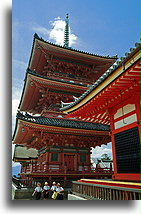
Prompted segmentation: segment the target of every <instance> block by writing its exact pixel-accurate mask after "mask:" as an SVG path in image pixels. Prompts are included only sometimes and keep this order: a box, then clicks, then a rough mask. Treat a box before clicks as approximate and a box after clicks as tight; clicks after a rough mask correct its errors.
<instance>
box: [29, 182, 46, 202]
mask: <svg viewBox="0 0 141 214" xmlns="http://www.w3.org/2000/svg"><path fill="white" fill-rule="evenodd" d="M42 190H43V189H42V187H41V183H39V182H38V183H37V187H36V188H35V190H34V192H33V194H32V196H34V195H35V200H40V198H41V192H42Z"/></svg>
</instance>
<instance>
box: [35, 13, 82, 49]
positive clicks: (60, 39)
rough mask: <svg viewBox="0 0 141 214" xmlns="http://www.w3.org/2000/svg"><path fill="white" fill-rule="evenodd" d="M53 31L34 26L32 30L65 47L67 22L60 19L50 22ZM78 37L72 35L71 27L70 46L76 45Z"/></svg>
mask: <svg viewBox="0 0 141 214" xmlns="http://www.w3.org/2000/svg"><path fill="white" fill-rule="evenodd" d="M49 23H50V26H51V29H46V28H45V27H43V26H39V25H36V26H33V27H32V30H34V31H35V32H36V33H41V34H42V35H44V36H46V37H47V38H48V39H49V40H51V41H53V42H55V43H56V44H58V45H63V43H64V30H65V21H64V20H62V19H61V18H60V17H57V18H55V19H54V20H53V21H50V22H49ZM77 39H78V38H77V36H76V35H75V34H72V33H71V28H70V27H69V45H70V46H71V45H73V44H75V43H76V40H77Z"/></svg>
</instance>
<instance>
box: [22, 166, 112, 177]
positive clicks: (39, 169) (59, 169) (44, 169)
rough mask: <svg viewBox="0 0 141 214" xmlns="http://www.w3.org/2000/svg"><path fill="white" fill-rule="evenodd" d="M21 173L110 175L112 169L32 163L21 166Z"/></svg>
mask: <svg viewBox="0 0 141 214" xmlns="http://www.w3.org/2000/svg"><path fill="white" fill-rule="evenodd" d="M21 173H23V174H24V173H25V174H30V173H41V174H42V173H49V174H68V173H69V174H94V175H112V174H113V171H112V170H111V169H110V168H96V169H92V170H86V169H85V168H84V167H83V166H82V170H81V171H80V170H68V169H67V167H66V166H49V167H48V166H47V165H46V164H40V165H38V164H32V165H30V166H27V167H24V168H22V171H21Z"/></svg>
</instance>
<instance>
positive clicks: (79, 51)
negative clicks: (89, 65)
mask: <svg viewBox="0 0 141 214" xmlns="http://www.w3.org/2000/svg"><path fill="white" fill-rule="evenodd" d="M35 39H37V40H38V41H41V42H43V43H44V44H47V45H51V46H52V47H58V48H60V49H62V50H67V51H68V50H69V51H70V52H73V53H81V54H84V55H88V56H94V57H98V58H105V59H113V60H117V58H118V57H117V55H115V56H109V55H107V56H102V55H98V54H93V53H89V52H86V51H81V50H77V49H74V48H71V47H65V46H62V45H58V44H54V43H52V42H49V41H45V40H44V39H43V38H42V37H39V36H38V34H37V33H35V34H34V40H33V45H34V42H35ZM32 48H33V47H32ZM30 61H31V56H30V60H29V65H30Z"/></svg>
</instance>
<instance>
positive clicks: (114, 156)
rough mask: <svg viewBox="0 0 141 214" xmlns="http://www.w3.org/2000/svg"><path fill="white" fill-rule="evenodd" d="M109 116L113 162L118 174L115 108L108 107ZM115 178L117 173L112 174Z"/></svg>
mask: <svg viewBox="0 0 141 214" xmlns="http://www.w3.org/2000/svg"><path fill="white" fill-rule="evenodd" d="M108 112H109V117H110V128H111V131H110V135H111V141H112V155H113V164H114V174H117V164H116V150H115V138H114V134H113V131H114V112H113V109H108ZM112 178H113V180H114V178H115V175H113V176H112Z"/></svg>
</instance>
